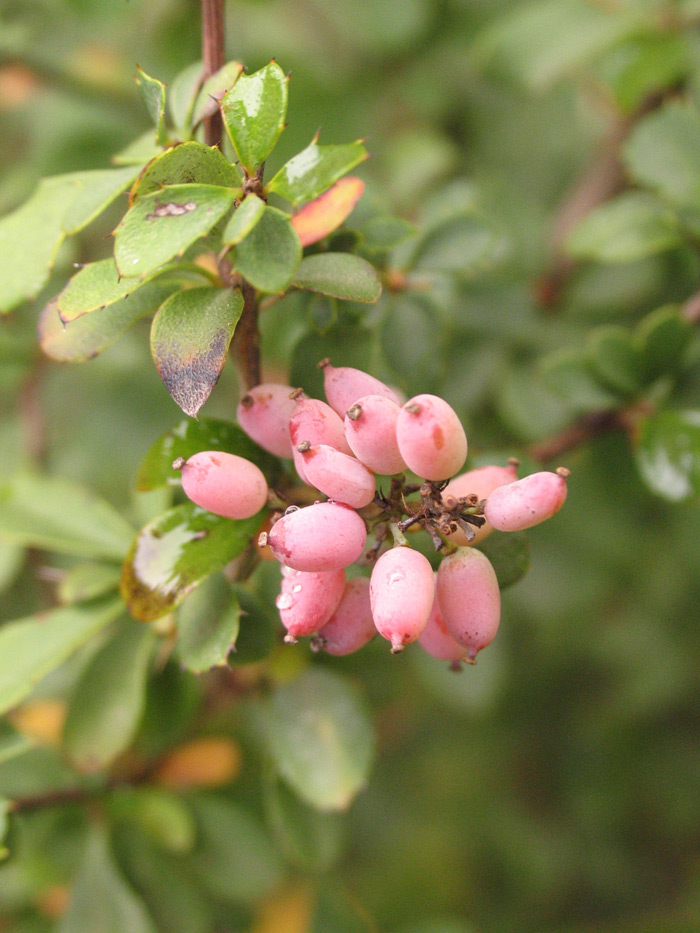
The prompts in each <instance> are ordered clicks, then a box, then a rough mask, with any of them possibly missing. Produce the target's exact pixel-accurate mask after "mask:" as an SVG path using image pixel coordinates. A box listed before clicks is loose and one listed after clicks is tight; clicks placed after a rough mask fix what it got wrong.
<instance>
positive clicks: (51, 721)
mask: <svg viewBox="0 0 700 933" xmlns="http://www.w3.org/2000/svg"><path fill="white" fill-rule="evenodd" d="M10 719H11V721H12V725H13V726H14V727H15V729H16V730H17V731H18V732H21V733H22V735H26V736H28V738H30V739H34V741H36V742H38V743H39V744H40V745H53V746H57V745H60V743H61V735H62V734H63V723H64V722H65V719H66V704H65V702H64V701H63V700H33V701H31V702H29V703H25V704H23V705H22V706H19V707H18V708H17V709H16V710H14V711H13V712H12V714H11V715H10Z"/></svg>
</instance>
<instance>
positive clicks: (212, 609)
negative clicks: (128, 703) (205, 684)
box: [177, 574, 241, 674]
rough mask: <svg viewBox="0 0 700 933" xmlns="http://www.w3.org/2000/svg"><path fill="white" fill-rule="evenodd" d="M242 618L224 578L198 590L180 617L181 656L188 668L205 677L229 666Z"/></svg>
mask: <svg viewBox="0 0 700 933" xmlns="http://www.w3.org/2000/svg"><path fill="white" fill-rule="evenodd" d="M240 615H241V610H240V607H239V605H238V600H237V599H236V596H235V593H234V592H233V590H232V589H231V584H230V583H229V582H228V580H227V579H226V578H225V577H224V576H223V575H222V574H214V575H213V576H211V577H210V578H209V579H208V580H205V581H204V583H202V585H201V586H199V587H197V589H196V590H195V591H194V592H193V593H191V594H190V595H189V596H188V597H187V599H186V600H185V601H184V603H183V604H182V606H181V607H180V610H179V612H178V617H177V653H178V657H179V658H180V661H181V662H182V663H183V664H184V666H185V667H186V668H188V670H190V671H194V673H195V674H201V673H203V672H204V671H208V670H209V669H210V668H212V667H216V666H218V665H224V664H226V660H227V658H228V656H229V653H230V652H231V650H232V649H233V647H234V645H235V644H236V638H237V637H238V628H239V620H240Z"/></svg>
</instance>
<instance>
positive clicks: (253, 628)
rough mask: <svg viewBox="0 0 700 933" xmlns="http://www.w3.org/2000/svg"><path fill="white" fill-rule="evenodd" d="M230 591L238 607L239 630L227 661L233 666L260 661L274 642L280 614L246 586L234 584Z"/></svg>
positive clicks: (277, 631)
mask: <svg viewBox="0 0 700 933" xmlns="http://www.w3.org/2000/svg"><path fill="white" fill-rule="evenodd" d="M233 592H234V594H235V596H236V599H237V600H238V605H239V606H240V616H239V626H240V630H239V632H238V637H237V638H236V646H235V648H234V650H233V652H232V653H231V654H230V655H229V658H228V661H229V664H230V665H232V666H234V667H235V666H238V665H241V664H252V663H254V662H255V661H262V660H263V659H264V658H266V657H267V656H268V655H269V654H270V652H271V651H272V649H273V648H274V647H275V646H276V645H277V641H278V635H279V632H280V617H279V613H278V612H277V610H276V609H272V608H271V607H270V605H268V603H267V602H265V601H264V600H262V599H259V598H258V597H257V596H256V595H255V594H254V593H251V592H250V588H249V587H247V586H244V585H243V584H241V583H235V584H234V585H233Z"/></svg>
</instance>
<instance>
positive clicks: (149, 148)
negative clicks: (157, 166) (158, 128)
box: [112, 130, 161, 166]
mask: <svg viewBox="0 0 700 933" xmlns="http://www.w3.org/2000/svg"><path fill="white" fill-rule="evenodd" d="M160 151H161V147H160V146H157V145H156V144H155V142H154V141H153V132H152V131H151V130H146V132H145V133H142V134H141V135H140V136H137V137H136V139H134V140H132V141H131V142H130V143H129V144H128V145H127V146H125V147H124V148H123V149H122V150H120V151H119V152H118V153H117V154H116V155H113V156H112V162H113V163H114V164H115V165H139V166H143V165H145V164H146V163H147V162H150V161H151V159H152V158H154V157H155V156H157V155H158V153H159V152H160Z"/></svg>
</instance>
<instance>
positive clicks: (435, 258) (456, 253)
mask: <svg viewBox="0 0 700 933" xmlns="http://www.w3.org/2000/svg"><path fill="white" fill-rule="evenodd" d="M505 254H506V241H505V239H504V237H503V234H502V233H500V232H499V231H498V230H496V229H495V228H494V227H493V226H492V225H491V224H490V223H488V222H487V221H486V220H483V219H482V218H481V217H477V216H475V215H473V214H467V215H458V216H456V217H455V216H453V217H450V218H448V219H447V220H446V221H444V222H443V223H441V224H439V225H438V226H436V227H434V228H433V229H432V230H430V231H429V232H428V233H427V235H426V236H424V237H423V238H422V239H421V240H420V241H419V242H418V243H417V245H416V248H415V252H414V255H413V265H414V266H415V267H416V268H417V269H419V270H422V269H426V270H430V271H431V272H450V273H453V274H455V275H459V276H463V277H465V278H470V277H473V276H475V275H476V274H481V273H484V272H488V271H490V270H491V269H492V268H494V267H495V266H496V265H497V263H499V262H501V261H502V260H503V259H504V257H505Z"/></svg>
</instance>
